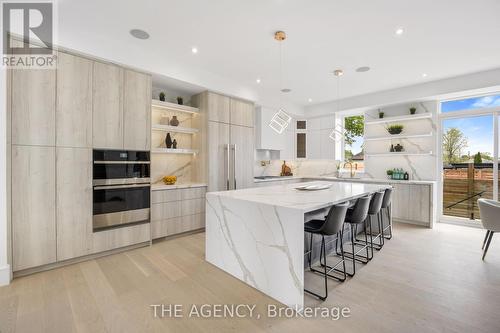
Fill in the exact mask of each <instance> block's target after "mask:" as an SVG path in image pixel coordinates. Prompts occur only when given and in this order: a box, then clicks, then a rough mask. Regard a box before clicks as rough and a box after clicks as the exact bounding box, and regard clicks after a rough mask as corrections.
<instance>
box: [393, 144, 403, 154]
mask: <svg viewBox="0 0 500 333" xmlns="http://www.w3.org/2000/svg"><path fill="white" fill-rule="evenodd" d="M394 150H395V151H396V152H398V153H400V152H402V151H403V146H401V145H400V144H399V143H398V144H397V145H396V146H395V147H394Z"/></svg>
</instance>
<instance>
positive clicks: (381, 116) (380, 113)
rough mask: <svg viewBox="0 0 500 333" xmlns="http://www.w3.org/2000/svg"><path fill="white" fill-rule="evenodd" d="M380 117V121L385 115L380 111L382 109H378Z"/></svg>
mask: <svg viewBox="0 0 500 333" xmlns="http://www.w3.org/2000/svg"><path fill="white" fill-rule="evenodd" d="M378 117H379V118H380V119H382V118H384V113H383V112H382V111H380V109H378Z"/></svg>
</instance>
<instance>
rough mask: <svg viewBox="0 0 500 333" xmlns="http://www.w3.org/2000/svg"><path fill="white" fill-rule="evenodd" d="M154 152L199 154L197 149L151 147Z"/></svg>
mask: <svg viewBox="0 0 500 333" xmlns="http://www.w3.org/2000/svg"><path fill="white" fill-rule="evenodd" d="M151 152H152V153H153V154H197V153H198V150H197V149H182V148H178V149H169V148H154V149H151Z"/></svg>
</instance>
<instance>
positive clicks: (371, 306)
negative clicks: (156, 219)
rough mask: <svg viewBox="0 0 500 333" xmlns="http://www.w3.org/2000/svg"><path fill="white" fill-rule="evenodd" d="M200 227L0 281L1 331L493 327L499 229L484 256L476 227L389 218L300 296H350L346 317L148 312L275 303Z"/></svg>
mask: <svg viewBox="0 0 500 333" xmlns="http://www.w3.org/2000/svg"><path fill="white" fill-rule="evenodd" d="M204 236H205V235H204V233H199V234H194V235H187V236H184V237H179V238H175V239H171V240H168V241H162V242H158V243H155V244H154V245H153V246H152V247H145V248H140V249H136V250H132V251H129V252H126V253H121V254H116V255H111V256H108V257H103V258H100V259H96V260H91V261H87V262H83V263H79V264H75V265H71V266H67V267H64V268H60V269H55V270H52V271H48V272H44V273H39V274H34V275H31V276H26V277H22V278H19V279H16V280H14V281H13V283H12V284H11V285H10V286H7V287H2V288H0V332H2V333H7V332H150V331H155V332H263V331H269V332H306V331H307V332H333V331H337V332H405V333H406V332H500V239H493V242H492V245H491V247H490V250H489V253H488V257H487V258H486V261H484V262H482V261H481V257H480V255H481V242H482V239H483V236H484V233H483V231H482V230H480V229H473V228H466V227H460V226H451V225H441V224H439V225H438V226H437V227H436V228H435V229H433V230H430V229H425V228H420V227H416V226H409V225H396V226H395V237H394V238H393V239H392V240H391V241H388V242H387V243H386V246H385V247H384V248H383V250H382V251H381V252H377V253H376V255H375V259H374V260H373V261H372V262H370V263H369V264H368V265H366V266H362V267H361V269H359V271H358V272H357V274H356V276H355V277H354V278H351V279H349V280H348V281H346V282H345V283H343V284H339V283H336V282H334V281H331V282H330V296H329V298H328V300H327V301H326V302H324V303H320V302H319V301H317V300H316V299H314V298H311V297H309V296H306V303H307V305H309V306H316V305H318V306H319V305H321V306H347V307H349V308H350V309H351V317H350V318H344V319H339V320H338V321H332V320H331V319H269V318H266V316H265V315H263V316H262V317H261V319H259V320H257V319H188V318H182V319H169V318H163V319H160V318H153V315H152V314H153V312H152V309H151V308H150V304H162V303H163V304H174V303H178V304H184V307H185V309H186V308H187V309H189V306H190V305H191V304H204V303H211V304H238V303H244V304H257V305H258V306H257V310H256V311H259V313H262V314H265V313H266V310H265V309H266V307H267V304H277V303H276V302H275V301H273V300H272V299H270V298H268V297H267V296H265V295H263V294H261V293H259V292H258V291H256V290H254V289H252V288H250V287H248V286H246V285H245V284H243V283H242V282H240V281H238V280H236V279H234V278H232V277H231V276H229V275H227V274H226V273H224V272H222V271H220V270H218V269H217V268H215V267H214V266H212V265H210V264H208V263H206V262H205V261H204ZM495 236H498V235H495ZM495 236H494V238H497V237H495ZM306 279H307V281H306V283H307V284H308V286H309V287H311V288H313V287H314V286H321V278H319V277H316V276H311V275H310V274H309V273H307V274H306ZM185 315H187V310H185Z"/></svg>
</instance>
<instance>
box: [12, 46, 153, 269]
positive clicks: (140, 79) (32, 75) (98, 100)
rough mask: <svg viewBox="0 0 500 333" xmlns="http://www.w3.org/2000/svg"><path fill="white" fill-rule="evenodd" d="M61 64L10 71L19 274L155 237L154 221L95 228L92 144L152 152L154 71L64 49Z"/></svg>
mask: <svg viewBox="0 0 500 333" xmlns="http://www.w3.org/2000/svg"><path fill="white" fill-rule="evenodd" d="M57 61H58V64H57V69H55V70H45V69H44V70H40V69H38V70H37V69H11V70H9V71H8V94H9V96H8V100H9V105H8V110H9V114H8V120H9V121H10V128H11V131H10V137H9V138H8V144H9V147H8V149H9V150H10V165H9V170H10V183H11V186H10V192H11V193H10V194H11V195H10V208H11V209H10V225H11V228H10V231H11V247H12V253H11V264H12V269H13V271H14V272H17V271H22V270H26V269H31V268H36V267H38V266H43V265H47V264H52V263H55V262H60V261H64V260H68V259H72V258H77V257H81V256H84V255H89V254H92V253H97V252H100V251H105V250H111V249H113V248H117V247H121V246H126V245H131V244H132V243H134V242H135V243H138V242H144V241H148V240H149V239H150V237H149V225H143V226H134V227H131V228H129V229H130V231H128V230H127V228H121V229H116V230H110V231H104V232H100V233H93V229H92V149H93V148H110V149H131V150H150V138H151V132H150V131H151V109H150V108H151V76H150V75H148V74H145V73H141V72H137V71H134V70H131V69H127V68H123V67H120V66H117V65H114V64H110V63H105V62H101V61H96V60H93V59H90V58H87V57H82V56H80V55H75V54H72V53H69V52H65V51H58V52H57ZM125 132H126V134H125ZM134 228H135V229H134ZM132 229H134V230H132ZM146 229H147V230H146ZM131 233H134V234H133V235H131Z"/></svg>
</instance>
